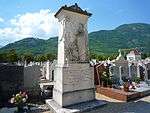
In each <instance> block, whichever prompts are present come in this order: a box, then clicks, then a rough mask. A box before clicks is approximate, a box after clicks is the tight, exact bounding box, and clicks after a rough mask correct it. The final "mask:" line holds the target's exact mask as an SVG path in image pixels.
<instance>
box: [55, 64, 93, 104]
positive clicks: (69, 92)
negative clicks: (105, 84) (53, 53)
mask: <svg viewBox="0 0 150 113" xmlns="http://www.w3.org/2000/svg"><path fill="white" fill-rule="evenodd" d="M56 69H57V72H58V74H57V79H56V83H55V85H54V94H53V95H54V100H56V101H57V102H58V103H59V104H60V105H62V106H66V105H70V104H75V103H79V102H84V101H89V100H93V99H94V98H95V94H94V91H95V89H94V77H93V68H91V67H90V65H89V64H88V63H80V64H79V63H78V64H68V66H66V67H57V68H56ZM61 74H62V75H63V76H62V78H61V76H60V75H61ZM61 83H62V84H61ZM87 94H88V95H87ZM61 96H63V97H61Z"/></svg>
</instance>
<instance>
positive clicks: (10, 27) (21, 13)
mask: <svg viewBox="0 0 150 113" xmlns="http://www.w3.org/2000/svg"><path fill="white" fill-rule="evenodd" d="M75 3H78V5H79V6H80V7H81V8H82V9H84V10H87V11H88V12H90V13H92V14H93V15H92V16H91V17H90V18H89V22H88V31H89V32H92V31H98V30H111V29H115V28H116V27H118V26H119V25H122V24H129V23H149V24H150V0H0V45H2V46H4V45H6V44H8V43H13V42H14V41H18V40H20V39H23V38H26V37H36V38H42V39H48V38H50V37H53V36H58V29H59V24H58V21H57V19H56V18H55V17H54V14H55V13H56V12H57V11H58V9H59V8H60V7H61V6H63V5H68V6H69V5H72V4H75Z"/></svg>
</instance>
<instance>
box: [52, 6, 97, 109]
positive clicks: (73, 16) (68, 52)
mask: <svg viewBox="0 0 150 113" xmlns="http://www.w3.org/2000/svg"><path fill="white" fill-rule="evenodd" d="M90 16H91V14H90V13H88V12H86V11H83V10H82V9H81V8H80V7H78V5H77V4H75V5H72V6H70V7H67V6H63V7H61V8H60V9H59V11H58V12H57V13H56V14H55V17H56V18H57V19H58V21H59V23H60V26H61V27H60V30H59V39H58V59H57V61H58V62H57V66H56V83H55V85H54V91H53V99H54V101H56V102H57V103H58V104H59V105H60V106H63V107H64V106H68V105H73V104H77V103H80V102H86V101H90V100H93V99H94V98H95V93H94V74H93V68H91V67H90V64H89V53H88V32H87V21H88V18H89V17H90Z"/></svg>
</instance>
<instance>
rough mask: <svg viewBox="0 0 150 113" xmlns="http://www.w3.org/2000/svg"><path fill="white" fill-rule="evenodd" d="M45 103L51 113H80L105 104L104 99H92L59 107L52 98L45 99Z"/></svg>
mask: <svg viewBox="0 0 150 113" xmlns="http://www.w3.org/2000/svg"><path fill="white" fill-rule="evenodd" d="M46 104H47V105H48V107H49V108H50V112H52V113H82V112H85V111H89V110H92V109H95V108H98V107H101V106H103V105H105V104H106V101H102V100H92V101H88V102H83V103H79V104H75V105H71V106H67V107H61V106H60V105H58V104H57V103H56V102H55V101H54V100H53V99H48V100H46Z"/></svg>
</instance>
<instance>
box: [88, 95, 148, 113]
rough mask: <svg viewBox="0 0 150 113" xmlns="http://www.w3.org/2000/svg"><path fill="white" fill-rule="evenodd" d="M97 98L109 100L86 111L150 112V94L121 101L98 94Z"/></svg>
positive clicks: (116, 112)
mask: <svg viewBox="0 0 150 113" xmlns="http://www.w3.org/2000/svg"><path fill="white" fill-rule="evenodd" d="M97 98H98V99H103V100H106V101H109V102H108V103H107V105H105V106H103V107H101V108H98V109H95V110H92V111H90V112H86V113H150V96H146V97H144V98H141V99H138V100H136V101H131V102H121V101H118V100H115V99H110V98H108V97H105V96H102V95H99V94H97Z"/></svg>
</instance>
